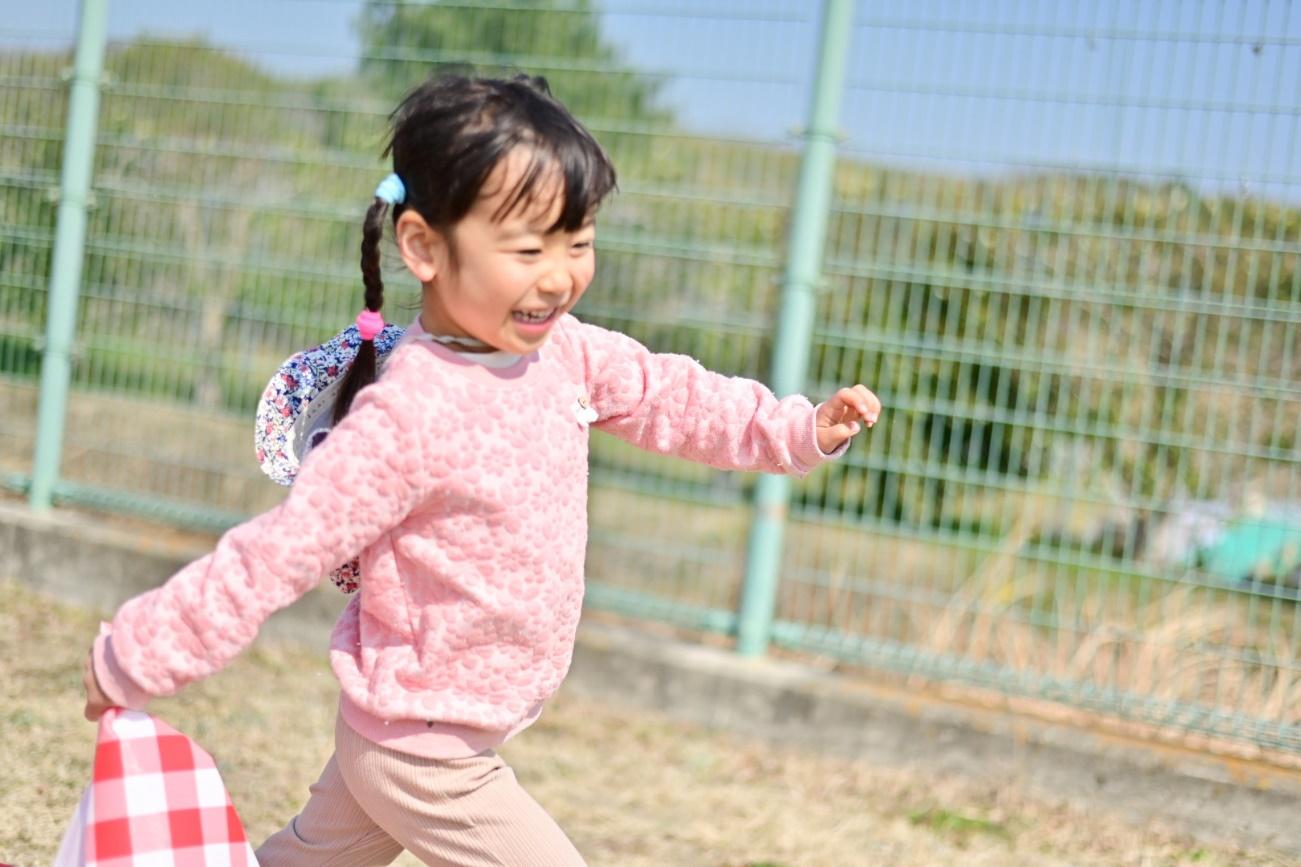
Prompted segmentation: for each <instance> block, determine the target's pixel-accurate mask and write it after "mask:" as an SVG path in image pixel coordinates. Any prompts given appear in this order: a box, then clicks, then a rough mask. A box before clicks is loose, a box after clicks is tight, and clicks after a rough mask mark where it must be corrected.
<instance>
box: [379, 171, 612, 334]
mask: <svg viewBox="0 0 1301 867" xmlns="http://www.w3.org/2000/svg"><path fill="white" fill-rule="evenodd" d="M533 160H534V155H533V153H532V152H531V151H529V150H527V149H525V148H522V147H521V148H516V149H515V150H514V151H512V152H511V153H510V154H509V155H508V156H507V157H506V159H504V160H502V161H501V162H500V163H498V165H497V167H496V168H495V169H494V170H493V171H492V173H491V174H490V175H489V176H488V179H487V181H486V182H485V183H484V186H483V191H482V192H481V193H480V195H479V198H478V199H477V200H476V201H475V204H474V206H473V207H472V208H471V209H470V212H469V213H468V214H466V215H465V217H464V218H463V219H462V220H461V221H460V222H458V223H457V224H456V225H455V226H453V227H452V229H451V231H450V235H451V237H450V238H448V237H444V236H443V235H442V234H440V233H437V232H434V231H433V230H429V229H428V227H427V226H426V227H425V228H426V230H427V231H429V232H430V235H429V236H428V237H427V239H426V240H427V243H428V248H427V251H426V255H425V257H424V258H425V259H427V260H428V261H427V265H426V267H425V269H424V273H422V270H421V269H420V268H417V267H412V264H413V263H412V262H411V259H410V256H409V255H408V253H409V251H408V249H407V246H406V245H405V244H404V243H403V232H402V228H401V225H399V232H398V236H399V237H398V241H399V247H400V248H401V249H402V252H403V258H404V260H406V261H407V265H408V267H410V268H412V271H413V273H415V274H416V276H417V278H419V279H420V280H421V281H422V283H423V284H424V297H423V302H422V307H421V313H420V323H421V326H422V327H423V328H424V329H425V330H426V331H427V332H429V333H430V334H437V335H449V336H454V337H472V338H475V339H478V340H482V341H483V342H484V343H486V344H488V345H489V346H491V347H493V348H495V349H499V350H502V351H504V352H511V353H516V354H519V355H525V354H528V353H530V352H533V351H534V350H536V349H538V348H539V347H541V346H542V344H544V343H545V342H546V340H547V337H548V336H549V335H550V333H551V329H552V327H554V325H555V324H556V322H557V321H558V320H559V318H560V317H561V316H562V315H563V314H565V313H567V312H568V311H569V310H570V309H571V308H572V307H573V306H574V305H575V304H577V303H578V299H579V298H581V297H582V296H583V293H584V292H585V291H586V290H587V286H588V284H589V283H591V282H592V275H593V274H594V273H595V270H596V252H595V248H594V244H595V240H596V227H595V225H594V223H593V221H592V220H590V219H589V220H588V221H587V222H586V223H585V224H584V225H582V226H580V227H579V228H578V229H577V230H575V231H572V232H571V231H566V230H564V229H554V228H553V227H554V226H555V224H556V221H557V220H558V219H559V216H560V213H561V209H562V206H563V204H564V201H563V199H562V195H563V192H564V185H563V181H562V179H561V178H560V177H559V175H556V176H555V177H554V178H544V179H543V181H542V182H541V183H540V184H538V185H537V187H536V190H537V195H535V196H533V197H532V198H525V199H522V200H520V201H517V202H513V201H512V198H513V197H514V196H513V194H514V192H515V190H516V189H517V188H518V186H519V184H520V182H521V181H522V180H523V179H524V178H525V176H526V175H527V173H528V172H529V171H530V169H531V168H532V167H533ZM542 170H543V171H544V172H546V171H547V168H546V167H545V166H544V167H543V169H542ZM412 216H413V217H415V218H416V219H417V220H418V219H419V217H418V215H415V214H412ZM406 217H407V214H403V215H402V218H400V220H399V224H400V223H401V220H404V219H406ZM420 223H421V224H422V225H423V220H421V221H420Z"/></svg>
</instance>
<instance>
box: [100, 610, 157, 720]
mask: <svg viewBox="0 0 1301 867" xmlns="http://www.w3.org/2000/svg"><path fill="white" fill-rule="evenodd" d="M93 661H94V666H95V679H96V680H97V681H98V682H99V688H100V691H102V692H103V693H104V695H105V697H107V698H108V700H109V701H111V702H113V703H114V704H116V705H120V706H121V707H126V708H131V709H133V710H141V709H143V708H144V706H145V705H146V704H148V702H149V699H150V698H151V697H152V696H150V695H149V693H147V692H145V691H144V690H143V689H141V687H140V685H139V684H138V683H136V682H135V681H134V680H133V679H132V678H131V675H129V674H127V673H126V671H124V670H123V669H122V665H121V664H120V663H119V662H118V661H117V655H116V654H115V653H114V652H113V628H112V627H111V626H109V624H107V623H101V624H100V625H99V635H98V636H96V638H95V645H94V649H93Z"/></svg>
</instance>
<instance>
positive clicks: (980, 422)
mask: <svg viewBox="0 0 1301 867" xmlns="http://www.w3.org/2000/svg"><path fill="white" fill-rule="evenodd" d="M358 29H359V32H360V34H361V36H362V38H363V46H364V50H363V53H362V59H361V62H360V66H359V68H358V69H357V71H356V73H355V74H353V75H344V76H337V77H332V78H327V79H320V80H311V81H303V80H295V79H289V78H283V77H277V76H274V75H270V74H268V73H266V72H265V71H263V70H260V69H259V68H257V67H256V66H255V65H253V64H251V63H249V62H247V61H245V60H243V59H240V58H239V57H237V56H235V55H233V54H231V53H229V52H227V51H224V50H222V49H219V48H216V47H213V46H211V45H209V44H207V43H205V42H203V41H202V40H187V41H170V40H157V39H148V38H142V39H138V40H136V41H134V42H132V43H130V44H126V45H124V46H122V47H120V48H117V49H115V50H113V51H111V52H110V54H109V57H108V60H107V65H108V74H109V81H110V82H111V84H110V86H109V87H108V88H107V89H106V91H105V93H104V95H103V103H102V110H101V117H100V135H99V147H98V152H97V160H96V175H95V178H96V204H95V207H94V209H93V210H92V211H91V225H90V245H89V249H88V256H87V267H86V270H85V277H84V293H83V297H82V302H81V310H80V325H79V334H80V335H81V337H80V339H81V342H82V347H81V355H80V357H79V361H78V365H77V369H76V377H77V383H78V384H79V385H82V386H86V387H97V386H99V387H111V388H113V389H116V390H119V391H122V392H125V393H138V394H141V395H148V396H151V397H155V398H160V397H161V398H166V399H175V400H181V401H187V402H193V403H195V404H197V405H199V406H202V407H207V408H209V409H211V410H212V411H214V412H231V413H237V414H244V415H248V414H250V413H251V410H252V407H253V404H254V402H255V401H256V398H257V396H258V394H259V392H260V390H261V388H262V386H263V384H264V383H265V379H266V377H267V376H268V375H269V372H270V371H271V370H272V369H274V366H275V364H276V363H277V362H278V361H279V360H280V359H281V358H282V357H283V356H284V355H285V354H287V353H288V352H289V351H292V350H293V349H295V348H298V347H301V346H304V345H307V344H309V343H311V342H313V341H315V340H317V339H319V338H321V337H322V336H324V335H325V334H326V333H328V332H329V331H332V330H333V329H334V328H335V327H336V326H337V323H339V322H343V321H346V317H347V316H348V315H349V311H351V310H353V309H354V308H355V306H356V303H357V299H358V297H359V294H360V286H359V281H358V280H357V275H356V269H355V264H354V261H353V260H354V254H353V251H354V250H355V248H356V245H357V243H358V239H359V234H360V233H359V228H360V221H361V216H362V214H363V212H364V209H365V207H366V204H367V201H368V198H369V195H370V190H371V189H373V186H374V183H375V181H376V179H377V178H378V177H379V176H380V175H381V172H382V168H383V167H382V164H381V162H380V160H379V158H378V155H379V152H380V150H381V149H382V146H383V143H384V132H385V120H386V117H387V114H388V112H389V111H391V110H392V107H393V105H394V104H395V102H396V100H397V99H398V98H399V97H400V95H401V94H402V93H403V92H405V91H406V90H407V89H408V88H409V87H410V86H412V85H413V84H414V83H416V82H418V81H419V80H421V79H422V78H424V77H425V76H427V75H429V74H433V73H438V72H440V71H445V70H464V69H466V68H467V67H473V68H474V69H475V70H477V71H480V72H484V73H488V74H500V73H509V72H512V71H516V70H527V71H529V72H531V73H532V72H538V73H541V74H544V75H545V76H546V77H547V78H548V79H549V81H550V82H551V84H552V87H553V90H554V91H555V92H556V93H557V95H558V96H559V97H560V98H561V99H562V100H564V101H565V102H566V103H567V104H569V105H570V106H571V107H573V108H574V109H575V110H576V113H577V114H579V115H580V116H581V117H582V118H583V119H584V120H585V121H586V122H587V123H588V125H589V126H590V127H591V128H592V129H593V131H594V132H595V133H596V135H597V137H598V138H599V139H601V141H602V142H603V143H604V144H605V145H606V147H607V148H608V149H609V150H610V152H611V154H612V156H613V157H614V159H615V163H616V165H617V166H618V168H619V171H620V178H621V181H622V188H623V191H622V192H621V193H620V194H619V195H618V196H616V198H615V200H614V201H613V202H612V203H611V204H610V205H609V206H608V207H607V212H606V213H605V214H604V215H603V218H602V239H601V248H602V252H601V256H600V259H599V261H600V273H599V275H598V282H597V284H596V286H595V287H594V288H595V290H596V291H594V292H593V293H591V295H590V296H589V299H588V300H585V301H584V307H583V310H584V311H585V312H586V315H587V316H588V318H590V319H593V320H595V321H600V322H603V323H605V324H609V325H612V326H614V327H620V328H624V329H626V330H628V331H630V332H631V333H633V334H634V335H636V336H638V337H639V338H641V339H643V340H645V341H646V342H648V343H650V344H651V345H653V346H655V347H656V348H660V349H666V350H671V351H678V352H684V353H687V354H690V355H692V356H694V357H696V358H698V359H700V360H701V361H702V362H704V363H705V364H706V365H708V366H711V367H713V368H715V369H719V370H722V371H724V372H729V373H746V374H750V375H760V376H763V375H766V369H765V366H766V363H767V358H768V355H769V352H770V349H771V346H770V342H769V341H770V337H769V334H770V333H771V326H772V324H773V322H772V318H773V316H774V315H775V310H776V299H777V292H778V289H779V285H778V284H779V281H780V275H781V264H782V261H783V257H784V246H785V243H786V232H787V221H788V217H789V207H788V203H789V201H790V200H791V198H792V196H793V190H794V182H795V175H796V171H797V167H798V153H796V152H795V151H793V150H791V149H788V148H784V147H779V146H773V145H761V144H751V143H744V142H738V141H722V140H710V139H702V138H700V137H698V136H692V135H688V134H686V132H685V131H684V130H682V129H681V128H680V127H679V126H678V125H677V123H676V122H675V119H674V116H673V113H672V111H671V109H670V108H669V107H668V106H666V105H665V104H664V100H663V98H662V92H661V90H662V88H661V85H662V84H663V80H662V79H661V78H659V77H656V76H654V75H650V74H646V73H643V72H639V71H638V70H636V69H634V68H631V67H629V66H628V65H627V64H625V63H624V62H623V61H622V60H621V58H620V56H619V53H618V51H617V50H616V48H615V47H614V46H612V45H611V44H610V43H609V42H608V41H607V40H605V39H604V38H603V36H602V34H601V32H600V27H599V17H598V16H597V14H596V13H595V12H594V11H593V9H592V6H591V3H590V2H588V0H575V2H566V3H553V4H543V5H536V6H529V7H526V8H515V7H513V6H511V7H505V6H498V7H488V8H467V7H464V6H457V5H455V4H443V3H431V4H422V5H409V4H394V3H391V2H374V0H372V2H368V3H366V5H365V7H364V9H363V12H362V14H361V17H360V19H359V21H358ZM68 62H69V57H68V56H67V55H66V54H65V55H56V54H34V53H21V52H10V53H7V54H4V55H0V71H3V72H4V73H6V74H5V75H4V77H3V82H0V93H3V103H0V118H2V120H0V122H2V123H3V124H4V126H5V129H6V130H9V131H14V133H13V134H10V135H7V136H6V137H5V138H4V141H3V144H0V154H2V156H0V166H2V167H3V168H2V169H0V170H2V171H3V172H4V175H5V178H6V182H5V183H4V184H3V185H0V219H3V221H4V225H5V229H6V235H7V240H6V242H5V243H4V244H3V245H0V317H3V318H2V319H0V374H2V375H4V376H7V377H15V378H27V379H32V378H35V377H36V375H37V372H38V365H39V353H38V349H37V347H38V341H39V337H40V334H41V329H42V324H43V321H44V315H45V311H44V292H43V290H44V288H45V285H46V281H47V279H48V273H49V265H50V254H51V249H50V247H51V243H52V238H53V228H54V218H55V204H54V200H53V198H52V197H50V196H49V195H48V192H47V191H48V190H49V189H51V188H54V187H57V183H58V165H59V159H60V147H61V138H60V136H61V129H62V125H63V122H64V119H63V115H62V112H63V111H64V103H65V101H66V100H65V99H64V94H65V90H64V87H63V85H62V84H61V82H60V81H59V71H60V70H61V69H62V68H63V67H64V66H66V65H67V64H68ZM19 133H21V134H19ZM836 193H837V204H836V208H835V211H834V213H833V214H832V220H831V223H830V228H829V239H828V241H829V242H828V252H827V285H826V287H825V291H823V292H822V293H821V295H820V319H819V323H820V324H819V327H818V331H817V334H816V335H815V340H814V359H813V368H812V369H813V379H814V382H813V383H812V384H811V386H810V389H811V390H818V389H821V390H825V389H827V388H830V387H831V386H833V385H836V384H841V383H845V382H849V381H862V382H865V383H868V384H870V385H872V386H873V387H875V388H877V389H878V391H880V392H881V393H882V395H883V397H885V398H886V399H887V402H888V403H889V404H890V405H891V407H892V409H891V415H890V419H889V423H888V425H887V426H886V427H885V428H884V430H887V431H888V433H887V435H886V436H885V437H878V439H879V440H880V442H881V443H882V444H881V446H880V453H879V454H878V453H877V452H872V453H871V454H872V455H875V456H876V457H874V458H869V459H866V460H865V459H861V458H860V459H856V460H847V461H843V462H841V463H840V464H838V465H836V466H835V467H833V468H831V470H830V471H828V472H826V473H823V474H820V475H819V478H818V480H817V481H815V482H813V483H811V484H809V485H806V486H804V487H802V488H801V489H800V495H799V496H800V498H801V503H802V504H803V505H804V506H806V507H809V508H819V509H821V508H825V509H828V510H832V511H834V512H836V513H838V514H848V515H858V516H864V517H867V516H871V517H873V518H874V519H879V520H883V521H890V522H900V523H903V522H908V523H913V524H924V525H930V526H936V527H939V526H950V527H957V528H959V529H960V528H961V527H962V525H963V522H964V521H965V520H967V519H966V518H965V517H964V515H963V514H962V511H961V507H960V505H954V504H952V503H950V500H954V499H955V498H953V497H951V496H949V495H950V494H951V493H952V491H954V490H955V489H957V488H959V487H961V486H962V485H964V484H966V483H968V482H971V481H973V480H981V479H984V480H988V479H991V478H1001V479H1007V480H1011V483H1012V484H1019V483H1021V482H1024V481H1025V480H1033V479H1044V478H1049V477H1051V476H1053V475H1054V474H1061V473H1063V472H1067V473H1072V474H1074V473H1080V472H1084V471H1085V468H1087V472H1088V473H1089V474H1091V475H1092V476H1094V477H1099V478H1106V479H1108V480H1110V484H1111V485H1112V486H1113V487H1114V488H1115V489H1116V490H1118V491H1119V492H1120V493H1121V496H1123V497H1124V498H1128V499H1129V500H1131V501H1133V502H1136V503H1139V504H1140V505H1141V506H1143V507H1157V506H1159V504H1161V503H1163V502H1166V501H1168V500H1170V499H1172V498H1175V497H1178V496H1185V495H1188V494H1190V493H1192V494H1197V495H1204V496H1216V495H1218V490H1217V485H1218V484H1219V482H1220V480H1223V479H1230V478H1236V477H1238V476H1240V475H1241V472H1240V471H1241V469H1242V466H1243V465H1244V463H1245V462H1247V461H1251V460H1264V461H1266V462H1268V461H1271V460H1282V459H1283V457H1284V456H1286V455H1292V456H1293V457H1294V456H1295V451H1296V449H1297V447H1298V444H1297V426H1298V422H1297V418H1296V414H1295V412H1293V411H1291V410H1292V409H1294V408H1295V385H1296V383H1297V382H1298V380H1301V370H1298V368H1297V365H1298V361H1297V353H1296V351H1295V339H1296V338H1295V324H1294V323H1292V322H1290V320H1287V319H1286V317H1284V321H1282V322H1279V321H1277V317H1276V316H1275V315H1274V314H1276V313H1277V312H1278V311H1279V310H1283V309H1284V308H1288V305H1295V304H1296V303H1297V302H1298V301H1299V300H1301V282H1299V280H1301V278H1299V277H1298V270H1297V260H1298V253H1297V250H1298V246H1299V245H1301V211H1299V210H1298V209H1297V208H1296V207H1293V206H1291V205H1287V204H1282V203H1276V202H1269V201H1263V200H1257V199H1244V198H1235V197H1230V196H1222V195H1210V194H1205V193H1200V192H1198V190H1197V189H1196V188H1194V187H1193V186H1191V185H1189V184H1185V183H1169V182H1161V183H1157V182H1152V183H1149V182H1144V181H1141V180H1136V179H1124V178H1116V177H1108V178H1100V177H1096V176H1071V175H1032V176H1024V177H1006V178H985V179H967V178H955V177H945V176H939V175H928V174H926V173H924V172H916V171H906V170H900V169H889V168H884V167H882V166H877V165H871V164H865V163H858V162H850V161H843V160H842V162H841V164H840V166H839V168H838V170H837V179H836ZM394 264H395V263H394ZM389 273H390V274H392V273H393V271H392V270H390V271H389ZM1288 309H1295V308H1288ZM1289 315H1291V314H1289ZM1258 419H1266V420H1269V423H1259V422H1258V421H1257V420H1258ZM1208 430H1214V431H1216V432H1217V433H1216V442H1218V443H1219V444H1226V443H1227V444H1229V446H1230V447H1229V448H1227V449H1220V450H1216V449H1209V450H1208V449H1206V448H1203V447H1202V444H1203V443H1204V442H1205V441H1206V431H1208ZM595 445H596V444H595V443H594V446H595ZM596 448H597V451H596V460H597V463H598V465H599V464H600V462H601V461H602V460H605V459H606V456H607V454H608V452H607V451H606V449H607V448H608V447H607V446H605V445H600V446H596ZM1072 456H1073V457H1072ZM887 457H888V460H887ZM1071 461H1074V463H1072V462H1071ZM655 466H656V471H657V472H661V471H662V472H669V473H680V474H681V475H682V476H683V477H684V478H688V479H696V480H701V479H704V478H705V477H704V476H702V474H701V471H699V470H697V469H693V468H677V469H668V470H665V469H663V465H662V464H656V465H655ZM1280 466H1281V464H1280ZM706 483H707V480H706V481H704V482H702V484H706ZM989 530H990V532H994V531H996V530H997V528H989Z"/></svg>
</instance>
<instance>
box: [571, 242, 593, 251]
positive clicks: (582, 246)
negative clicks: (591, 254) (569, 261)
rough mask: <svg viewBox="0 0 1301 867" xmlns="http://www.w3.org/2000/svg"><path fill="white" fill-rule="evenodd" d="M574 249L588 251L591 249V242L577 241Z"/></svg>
mask: <svg viewBox="0 0 1301 867" xmlns="http://www.w3.org/2000/svg"><path fill="white" fill-rule="evenodd" d="M574 249H575V250H590V249H592V242H591V241H579V242H578V243H577V244H575V245H574Z"/></svg>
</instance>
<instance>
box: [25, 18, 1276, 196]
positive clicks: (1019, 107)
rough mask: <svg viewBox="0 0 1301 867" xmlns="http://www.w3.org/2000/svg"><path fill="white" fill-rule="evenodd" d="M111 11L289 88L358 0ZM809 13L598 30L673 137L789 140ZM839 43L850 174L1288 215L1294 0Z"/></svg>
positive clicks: (895, 33)
mask: <svg viewBox="0 0 1301 867" xmlns="http://www.w3.org/2000/svg"><path fill="white" fill-rule="evenodd" d="M108 2H109V10H110V34H111V36H112V37H113V38H115V39H127V38H131V37H132V36H135V35H137V34H139V33H142V32H148V33H151V34H155V35H158V34H177V35H181V34H183V35H193V34H203V35H205V36H206V37H207V38H208V39H209V40H210V41H212V42H213V43H216V44H219V45H228V46H234V47H238V48H239V49H240V50H241V53H242V54H244V55H245V56H246V57H248V58H249V59H251V60H253V61H255V62H257V63H259V64H261V65H262V66H264V67H267V68H269V69H271V70H274V71H277V72H280V73H284V74H294V75H305V76H310V75H319V74H328V73H332V72H341V71H346V70H348V69H351V68H353V67H354V66H355V63H356V55H357V51H358V44H357V39H356V36H355V33H354V31H353V27H352V22H353V20H354V19H355V17H356V15H357V12H358V10H359V8H360V2H359V0H223V2H220V3H178V2H175V0H170V2H165V0H108ZM819 5H820V4H817V3H814V2H806V0H747V2H742V0H693V2H685V0H609V2H606V3H604V4H603V5H602V8H603V10H604V12H603V27H604V30H605V33H606V36H607V38H609V39H610V40H611V41H613V42H614V43H615V44H617V45H618V46H619V47H620V48H621V50H622V52H623V54H624V56H625V58H626V59H627V60H629V61H630V62H631V63H632V64H634V65H635V66H637V67H639V68H642V69H645V70H652V71H659V72H667V73H670V74H671V77H670V79H669V83H668V85H667V87H666V88H665V91H664V95H665V98H666V99H667V100H668V102H669V103H670V104H671V105H672V107H673V108H674V109H676V111H677V112H678V116H679V117H680V118H681V119H682V120H683V121H684V122H685V123H686V124H688V125H689V126H691V127H693V128H696V129H699V130H702V131H707V132H718V133H735V134H742V135H746V136H750V137H757V138H762V139H768V140H789V139H790V137H791V134H792V131H793V130H794V129H796V128H797V127H798V126H799V125H800V124H801V123H802V122H803V119H804V115H805V112H806V105H807V102H808V94H809V90H810V86H811V85H810V81H811V73H810V69H811V67H812V65H813V57H814V55H815V52H816V46H815V42H816V38H817V22H816V20H815V19H816V15H817V8H818V6H819ZM686 9H691V10H692V12H693V15H692V17H687V16H686V15H685V14H684V13H683V10H686ZM900 10H904V11H900ZM0 12H2V13H3V17H0V21H4V22H7V23H6V24H4V25H2V26H0V41H3V42H6V43H8V44H27V45H40V44H46V43H49V44H57V43H60V42H62V43H64V44H66V42H67V41H68V39H69V38H70V34H71V33H72V32H73V30H74V28H75V22H76V16H77V3H76V2H75V0H41V2H39V3H33V2H31V0H23V2H19V0H0ZM852 40H853V41H852V49H851V64H850V74H849V82H850V84H849V87H848V90H847V92H846V96H845V104H844V112H843V115H842V128H843V131H844V134H845V142H844V147H845V150H846V151H847V152H849V153H852V154H854V155H856V156H862V157H865V158H870V159H874V160H879V161H886V162H891V163H895V164H904V165H921V166H927V167H930V168H933V169H937V170H941V171H947V172H954V173H972V172H980V173H988V172H1002V171H1007V170H1010V169H1017V168H1021V167H1027V166H1029V167H1056V166H1065V167H1071V166H1074V167H1080V168H1089V169H1119V170H1122V171H1128V172H1135V173H1139V174H1144V175H1149V176H1154V177H1163V178H1183V179H1186V180H1188V181H1190V182H1192V183H1195V184H1197V185H1199V186H1202V187H1209V188H1216V189H1223V190H1230V191H1234V192H1240V193H1242V192H1245V193H1248V194H1254V195H1269V196H1277V197H1282V198H1287V199H1289V200H1294V201H1295V200H1301V139H1299V138H1298V127H1299V126H1301V4H1299V3H1297V2H1295V0H1272V2H1271V0H1234V2H1229V0H1209V2H1204V0H1146V2H1131V0H1096V2H1090V3H1076V2H1068V0H1060V2H1052V0H1041V2H1025V0H971V2H956V0H913V2H910V3H909V4H899V3H891V2H887V0H859V3H858V7H857V9H856V19H855V27H854V32H853V34H852ZM543 50H544V49H543Z"/></svg>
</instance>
